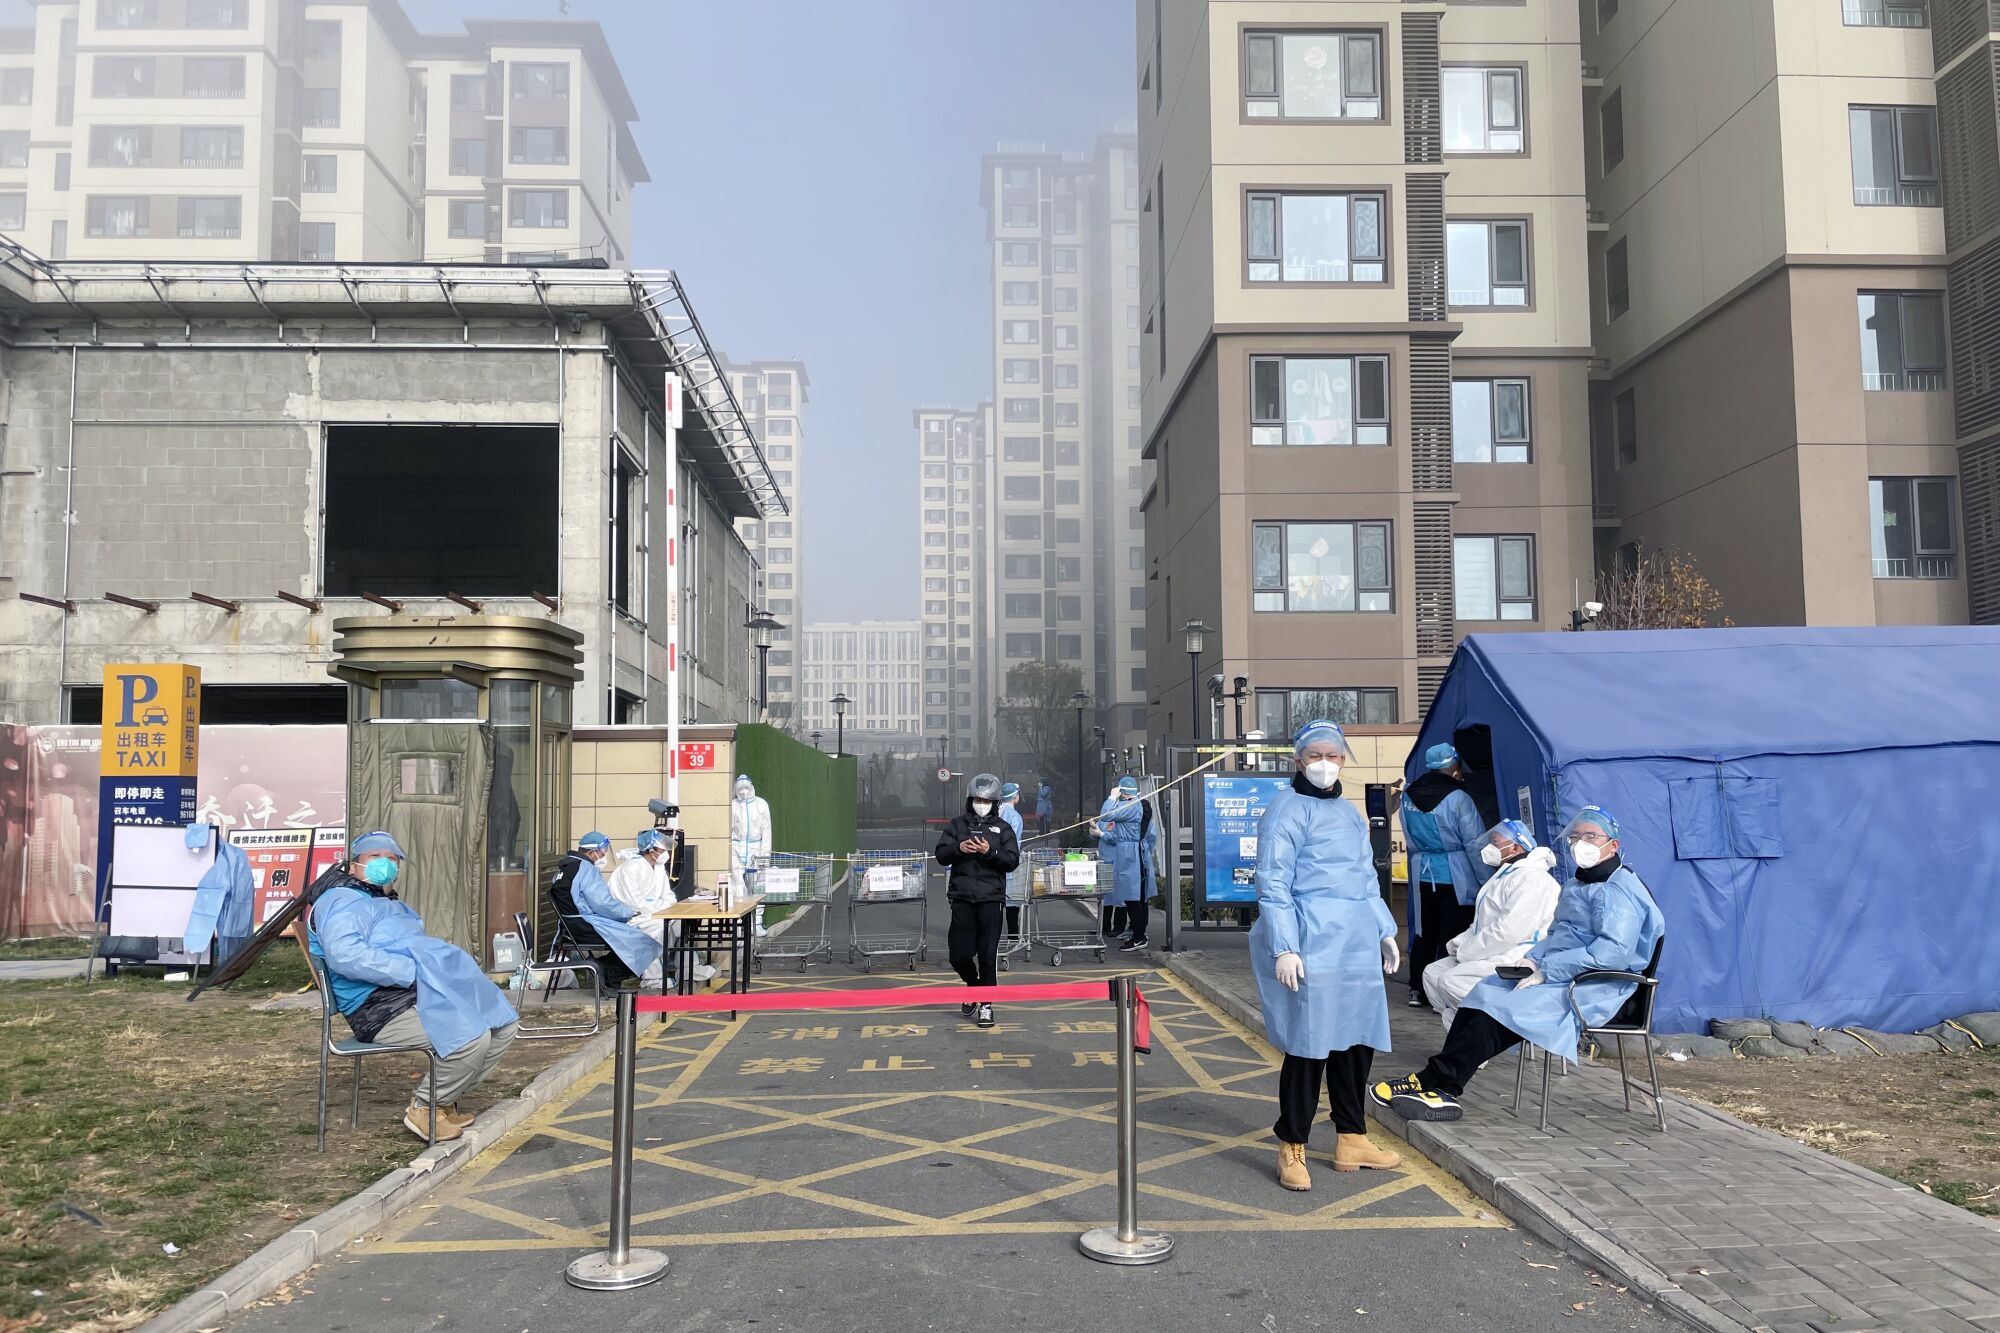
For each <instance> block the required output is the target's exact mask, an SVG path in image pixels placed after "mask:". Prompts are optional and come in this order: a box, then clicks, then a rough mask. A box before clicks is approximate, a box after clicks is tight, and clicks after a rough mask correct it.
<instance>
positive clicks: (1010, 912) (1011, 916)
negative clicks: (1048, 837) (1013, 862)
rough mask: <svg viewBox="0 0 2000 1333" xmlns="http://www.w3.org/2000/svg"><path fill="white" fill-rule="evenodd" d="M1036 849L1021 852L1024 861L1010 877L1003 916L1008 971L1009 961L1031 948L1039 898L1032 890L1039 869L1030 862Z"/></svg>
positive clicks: (1003, 957) (1004, 964)
mask: <svg viewBox="0 0 2000 1333" xmlns="http://www.w3.org/2000/svg"><path fill="white" fill-rule="evenodd" d="M1033 856H1034V853H1033V852H1026V851H1024V852H1022V853H1021V864H1020V865H1018V866H1016V867H1015V868H1014V869H1013V870H1012V871H1011V872H1010V873H1009V874H1008V876H1007V911H1006V913H1005V914H1004V915H1003V916H1002V917H1001V919H1000V970H1001V971H1002V972H1005V971H1006V970H1007V960H1008V959H1009V958H1011V957H1013V956H1014V955H1015V954H1017V953H1026V952H1027V950H1028V935H1029V932H1030V930H1031V929H1032V928H1033V927H1032V925H1031V924H1030V923H1031V922H1032V921H1033V919H1034V915H1035V901H1034V894H1033V892H1032V890H1033V886H1034V882H1035V870H1034V867H1033V866H1032V865H1031V864H1030V863H1029V861H1030V858H1031V857H1033Z"/></svg>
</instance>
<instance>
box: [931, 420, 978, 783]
mask: <svg viewBox="0 0 2000 1333" xmlns="http://www.w3.org/2000/svg"><path fill="white" fill-rule="evenodd" d="M914 419H915V424H916V428H917V459H918V468H919V476H920V482H919V484H920V486H921V488H922V489H921V490H920V492H919V495H920V504H921V506H922V509H921V522H920V524H919V532H920V534H921V535H920V537H919V539H918V540H919V541H920V542H921V543H922V545H921V551H922V573H921V576H920V577H921V579H922V588H923V597H922V601H921V603H920V605H921V606H922V608H923V613H922V615H921V616H920V617H919V618H918V621H919V624H920V625H921V627H922V635H923V687H924V689H923V736H924V742H925V746H926V748H929V747H930V746H933V745H937V744H939V743H940V742H942V743H943V745H944V747H945V748H946V750H947V751H948V752H949V754H951V755H954V756H957V755H964V756H973V755H984V754H985V753H986V752H987V749H988V745H989V743H990V741H991V739H992V736H993V725H994V720H993V708H992V700H993V693H992V690H993V684H992V679H991V673H992V670H993V660H992V659H993V641H992V639H991V637H990V634H989V630H988V622H989V615H988V611H987V597H988V578H987V559H988V550H987V546H988V543H987V525H988V523H989V521H990V520H991V515H990V514H989V512H988V508H987V502H988V492H987V486H988V464H987V455H988V452H989V442H990V440H991V438H992V432H993V431H994V430H995V429H996V427H995V426H994V424H993V405H992V404H991V403H981V404H980V405H979V406H978V407H976V408H974V409H972V410H971V411H966V410H964V409H961V408H953V407H920V408H918V409H917V410H916V413H915V414H914Z"/></svg>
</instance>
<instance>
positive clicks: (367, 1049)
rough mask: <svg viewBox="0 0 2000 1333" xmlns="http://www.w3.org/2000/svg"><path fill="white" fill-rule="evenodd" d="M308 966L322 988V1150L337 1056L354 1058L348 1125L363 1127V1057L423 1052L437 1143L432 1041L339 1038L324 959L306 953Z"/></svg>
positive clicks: (433, 1142) (432, 1138)
mask: <svg viewBox="0 0 2000 1333" xmlns="http://www.w3.org/2000/svg"><path fill="white" fill-rule="evenodd" d="M306 962H307V965H308V966H310V967H311V968H312V978H313V986H314V987H315V988H316V989H317V990H318V991H319V1150H320V1151H321V1152H325V1151H326V1085H327V1066H328V1064H329V1063H330V1061H331V1060H332V1058H333V1057H334V1056H341V1057H343V1058H351V1059H353V1061H354V1079H353V1085H354V1102H353V1108H352V1109H351V1110H350V1111H349V1113H348V1121H347V1123H348V1127H349V1128H359V1127H360V1124H361V1058H362V1057H363V1056H367V1055H406V1054H420V1055H422V1056H423V1057H424V1059H425V1060H426V1061H427V1062H428V1063H429V1065H430V1071H431V1072H430V1079H431V1098H430V1106H431V1114H430V1127H429V1128H430V1132H429V1134H428V1135H427V1136H426V1137H427V1138H428V1139H429V1140H430V1143H431V1145H432V1146H436V1144H437V1128H438V1127H437V1052H436V1051H434V1050H432V1049H431V1047H430V1044H429V1043H428V1042H411V1043H407V1044H391V1045H382V1044H379V1043H377V1042H372V1041H360V1040H357V1039H356V1038H353V1037H348V1038H344V1039H341V1040H335V1039H334V1035H333V1016H334V1012H335V1011H334V1007H333V988H332V986H330V985H329V984H328V982H327V977H326V967H325V965H324V964H323V962H322V961H321V960H320V959H318V958H315V957H313V955H312V953H311V952H310V951H308V952H307V954H306Z"/></svg>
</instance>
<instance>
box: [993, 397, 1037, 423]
mask: <svg viewBox="0 0 2000 1333" xmlns="http://www.w3.org/2000/svg"><path fill="white" fill-rule="evenodd" d="M1001 419H1002V420H1004V421H1040V420H1041V419H1042V400H1041V399H1039V398H1009V399H1007V400H1005V401H1004V402H1003V403H1002V404H1001Z"/></svg>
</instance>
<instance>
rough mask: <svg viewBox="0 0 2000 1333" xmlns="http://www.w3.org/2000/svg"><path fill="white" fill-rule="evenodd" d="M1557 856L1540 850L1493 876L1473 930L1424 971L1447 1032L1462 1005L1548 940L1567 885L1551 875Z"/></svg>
mask: <svg viewBox="0 0 2000 1333" xmlns="http://www.w3.org/2000/svg"><path fill="white" fill-rule="evenodd" d="M1555 863H1556V854H1555V853H1554V852H1552V851H1550V850H1549V849H1548V848H1546V847H1537V848H1535V849H1534V850H1532V851H1530V852H1529V853H1528V854H1527V855H1526V856H1523V857H1521V858H1520V859H1519V860H1516V861H1509V862H1508V863H1507V864H1506V865H1503V866H1501V867H1500V869H1498V870H1496V871H1495V872H1494V873H1493V877H1492V878H1491V879H1489V880H1487V881H1486V883H1485V885H1484V886H1483V887H1481V889H1480V890H1479V898H1478V900H1477V902H1476V903H1475V904H1474V907H1473V913H1472V928H1471V929H1470V930H1467V931H1464V932H1463V933H1461V934H1459V935H1456V936H1453V937H1452V939H1451V940H1450V941H1449V942H1447V943H1446V945H1445V956H1444V957H1442V958H1440V959H1438V960H1437V961H1436V962H1434V963H1432V964H1431V965H1430V966H1429V967H1427V968H1425V969H1424V994H1425V995H1426V996H1428V997H1429V999H1430V1002H1431V1007H1432V1008H1433V1009H1435V1010H1437V1014H1438V1017H1439V1018H1441V1019H1443V1020H1444V1026H1445V1031H1447V1032H1449V1031H1450V1030H1451V1020H1452V1018H1453V1017H1454V1016H1455V1015H1456V1014H1457V1013H1458V1005H1459V1001H1461V1000H1463V999H1464V998H1465V997H1466V996H1467V995H1470V994H1471V993H1472V988H1473V987H1474V986H1477V985H1478V984H1479V983H1480V982H1482V981H1484V980H1485V979H1486V978H1487V977H1490V976H1492V975H1493V973H1494V970H1495V969H1497V968H1500V967H1503V966H1505V965H1507V964H1509V963H1518V962H1520V961H1521V960H1522V959H1523V958H1526V957H1527V956H1528V950H1529V949H1530V948H1532V947H1533V946H1534V944H1535V942H1536V941H1537V940H1539V939H1541V938H1542V937H1543V936H1544V935H1546V934H1548V931H1549V922H1551V921H1552V920H1554V919H1555V914H1556V900H1557V899H1559V898H1560V897H1562V885H1560V884H1558V883H1557V882H1556V880H1555V876H1553V875H1551V874H1550V873H1549V872H1550V871H1551V870H1552V869H1554V867H1555Z"/></svg>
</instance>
